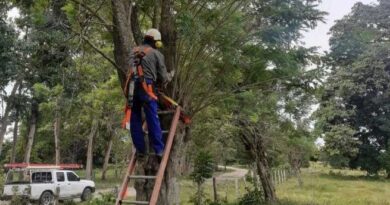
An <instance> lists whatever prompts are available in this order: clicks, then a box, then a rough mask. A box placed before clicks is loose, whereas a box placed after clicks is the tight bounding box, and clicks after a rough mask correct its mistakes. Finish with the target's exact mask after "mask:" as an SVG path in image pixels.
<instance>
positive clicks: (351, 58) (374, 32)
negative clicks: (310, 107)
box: [317, 1, 390, 174]
mask: <svg viewBox="0 0 390 205" xmlns="http://www.w3.org/2000/svg"><path fill="white" fill-rule="evenodd" d="M389 12H390V3H389V2H388V1H379V4H378V5H364V4H362V3H358V4H356V5H355V6H354V7H353V9H352V12H351V13H350V14H348V15H347V16H345V17H344V18H343V19H341V20H339V21H338V22H337V24H336V25H335V26H334V27H333V28H332V30H331V34H332V38H331V52H330V54H329V61H328V62H329V65H330V66H331V68H332V72H331V74H330V75H329V78H328V83H327V85H326V86H325V89H324V91H323V93H322V96H321V107H320V110H319V112H318V117H319V118H318V123H317V127H318V128H319V129H320V130H321V131H322V132H323V134H324V136H325V141H326V147H325V151H326V153H327V154H328V159H329V162H330V163H331V164H332V165H335V166H349V167H352V168H357V167H360V168H361V169H363V170H366V171H368V173H370V174H375V173H377V172H378V171H379V170H380V169H382V168H385V167H384V164H385V163H384V162H383V160H381V159H382V158H383V157H382V155H384V154H387V152H388V141H389V134H390V133H389V129H388V126H389V123H390V119H389V116H388V114H387V113H388V112H389V110H388V109H389V103H388V102H389V91H390V90H389V85H388V82H389V77H390V75H389V66H390V61H389V58H388V56H389V39H388V36H389V34H390V30H389V21H388V17H387V16H388V13H389Z"/></svg>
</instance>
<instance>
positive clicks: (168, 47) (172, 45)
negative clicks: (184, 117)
mask: <svg viewBox="0 0 390 205" xmlns="http://www.w3.org/2000/svg"><path fill="white" fill-rule="evenodd" d="M173 8H174V1H173V0H162V3H161V22H160V31H161V38H162V41H163V42H164V45H165V46H164V48H163V53H164V56H165V63H166V66H167V69H168V71H171V70H175V69H176V64H177V62H176V60H177V56H176V55H177V52H176V43H177V36H176V24H175V19H174V16H173V14H172V11H173ZM171 94H175V93H171Z"/></svg>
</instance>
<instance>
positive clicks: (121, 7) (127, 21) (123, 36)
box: [111, 0, 134, 89]
mask: <svg viewBox="0 0 390 205" xmlns="http://www.w3.org/2000/svg"><path fill="white" fill-rule="evenodd" d="M131 4H132V1H131V0H111V5H112V14H113V16H112V17H113V19H112V20H113V25H114V26H113V32H112V37H113V42H114V58H115V63H116V64H117V66H118V67H119V68H117V72H118V76H119V80H120V82H121V86H122V89H123V87H124V84H125V81H126V74H127V71H128V69H129V59H130V51H131V47H132V46H133V45H134V38H133V37H132V35H131V34H132V29H131V13H132V12H131V10H132V9H131Z"/></svg>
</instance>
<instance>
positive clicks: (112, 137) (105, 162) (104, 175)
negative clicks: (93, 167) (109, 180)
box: [102, 134, 114, 180]
mask: <svg viewBox="0 0 390 205" xmlns="http://www.w3.org/2000/svg"><path fill="white" fill-rule="evenodd" d="M113 141H114V136H112V134H111V137H110V140H109V141H108V145H107V148H106V153H105V155H104V164H103V170H102V180H106V173H107V169H108V163H109V161H110V155H111V149H112V143H113Z"/></svg>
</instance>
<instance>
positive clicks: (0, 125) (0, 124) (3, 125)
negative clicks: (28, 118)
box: [0, 82, 20, 156]
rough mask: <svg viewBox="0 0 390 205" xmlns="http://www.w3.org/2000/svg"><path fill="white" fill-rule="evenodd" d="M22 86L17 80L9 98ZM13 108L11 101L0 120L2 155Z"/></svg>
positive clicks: (0, 148) (0, 149) (0, 152)
mask: <svg viewBox="0 0 390 205" xmlns="http://www.w3.org/2000/svg"><path fill="white" fill-rule="evenodd" d="M19 86H20V83H19V82H16V83H15V85H14V87H13V88H12V91H11V94H10V95H9V97H8V98H13V97H14V96H15V94H16V91H17V90H18V88H19ZM11 110H12V105H11V103H10V102H7V106H6V108H5V112H4V116H3V118H1V120H0V156H1V154H2V150H3V141H4V136H5V133H6V132H7V127H8V125H9V123H10V122H9V117H10V115H11Z"/></svg>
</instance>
